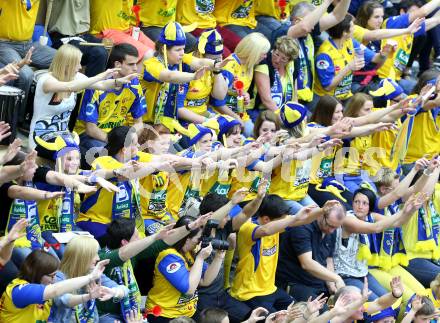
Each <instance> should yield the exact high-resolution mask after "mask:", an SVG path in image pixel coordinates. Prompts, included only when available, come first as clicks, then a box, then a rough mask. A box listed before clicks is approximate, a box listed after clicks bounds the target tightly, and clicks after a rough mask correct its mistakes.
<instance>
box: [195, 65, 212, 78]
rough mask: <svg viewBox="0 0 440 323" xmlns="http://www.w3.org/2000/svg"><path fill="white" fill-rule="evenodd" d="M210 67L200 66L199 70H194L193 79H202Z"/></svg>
mask: <svg viewBox="0 0 440 323" xmlns="http://www.w3.org/2000/svg"><path fill="white" fill-rule="evenodd" d="M207 70H208V68H207V67H206V66H203V67H201V68H199V69H198V70H197V71H195V72H194V79H193V80H200V79H201V78H202V77H203V75H205V73H206V71H207Z"/></svg>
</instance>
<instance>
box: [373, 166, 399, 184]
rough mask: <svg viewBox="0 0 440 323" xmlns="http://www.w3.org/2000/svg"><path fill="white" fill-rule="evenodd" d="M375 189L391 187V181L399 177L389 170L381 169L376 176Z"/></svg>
mask: <svg viewBox="0 0 440 323" xmlns="http://www.w3.org/2000/svg"><path fill="white" fill-rule="evenodd" d="M376 178H377V180H376V182H375V184H376V187H377V188H379V187H381V186H391V185H392V184H393V181H394V180H396V179H398V178H399V175H398V174H397V173H396V172H395V171H393V170H392V169H391V168H388V167H382V168H381V169H379V171H378V172H377V174H376Z"/></svg>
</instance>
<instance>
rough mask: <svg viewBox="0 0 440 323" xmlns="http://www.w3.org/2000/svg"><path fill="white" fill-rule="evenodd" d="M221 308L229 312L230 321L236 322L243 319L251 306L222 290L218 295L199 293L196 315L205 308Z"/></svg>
mask: <svg viewBox="0 0 440 323" xmlns="http://www.w3.org/2000/svg"><path fill="white" fill-rule="evenodd" d="M212 307H216V308H221V309H223V310H225V311H226V312H228V313H229V319H230V320H231V323H238V322H243V321H245V320H246V319H247V318H248V317H249V314H250V312H251V310H252V309H251V308H250V307H249V306H247V305H246V304H245V303H243V302H240V301H238V300H236V299H235V298H233V297H232V296H231V295H229V294H228V293H227V292H226V291H225V290H223V291H222V292H221V293H220V294H218V295H205V294H204V293H199V300H198V301H197V312H196V315H195V316H196V317H198V315H199V313H200V312H201V311H202V310H203V309H205V308H212Z"/></svg>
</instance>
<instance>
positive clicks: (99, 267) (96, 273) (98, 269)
mask: <svg viewBox="0 0 440 323" xmlns="http://www.w3.org/2000/svg"><path fill="white" fill-rule="evenodd" d="M109 262H110V259H106V260H101V261H99V262H98V263H97V264H96V266H95V267H94V268H93V270H92V272H91V273H90V274H89V275H90V279H91V280H97V279H99V278H101V275H102V274H103V272H104V270H105V266H107V265H108V263H109Z"/></svg>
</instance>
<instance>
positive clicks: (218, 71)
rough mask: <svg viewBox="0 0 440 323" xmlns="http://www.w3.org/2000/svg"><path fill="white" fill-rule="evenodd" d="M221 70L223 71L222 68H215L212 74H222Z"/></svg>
mask: <svg viewBox="0 0 440 323" xmlns="http://www.w3.org/2000/svg"><path fill="white" fill-rule="evenodd" d="M221 72H222V70H213V71H212V74H214V75H219V74H221Z"/></svg>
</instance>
